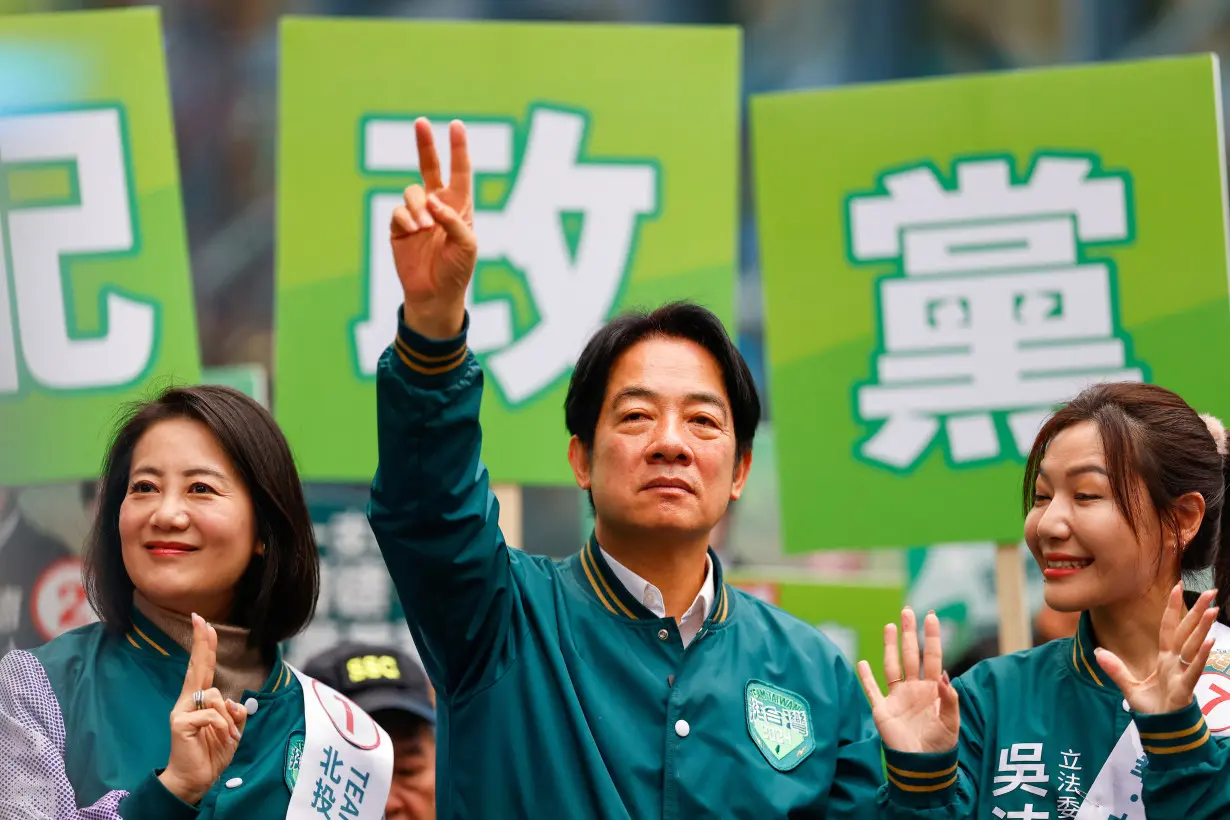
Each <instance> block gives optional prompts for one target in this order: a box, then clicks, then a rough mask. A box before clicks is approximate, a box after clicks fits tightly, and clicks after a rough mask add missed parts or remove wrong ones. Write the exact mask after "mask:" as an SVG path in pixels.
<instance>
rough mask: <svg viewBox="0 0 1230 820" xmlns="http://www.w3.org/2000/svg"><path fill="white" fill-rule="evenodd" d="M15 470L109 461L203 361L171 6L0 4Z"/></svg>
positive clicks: (0, 271)
mask: <svg viewBox="0 0 1230 820" xmlns="http://www.w3.org/2000/svg"><path fill="white" fill-rule="evenodd" d="M0 76H3V77H4V78H5V79H4V81H3V82H0V485H4V484H9V485H12V484H35V483H43V482H54V481H63V480H73V479H80V478H86V477H89V476H92V475H95V474H96V473H97V471H98V466H99V463H100V461H101V459H102V454H103V448H104V446H105V444H106V441H107V436H108V434H109V433H110V432H111V423H112V421H113V420H114V418H115V415H116V412H117V410H118V408H119V405H120V404H122V403H123V402H126V401H131V400H135V399H139V398H143V397H145V396H146V395H147V394H148V392H149V388H150V386H151V384H154V383H156V382H166V381H168V380H173V381H176V382H184V383H192V382H196V381H197V380H198V379H199V377H200V365H199V354H198V350H197V335H196V314H195V311H194V309H193V301H192V282H191V276H190V273H189V267H188V254H187V248H186V242H185V236H184V221H183V211H182V208H181V204H180V191H179V167H178V161H177V159H176V153H175V140H174V132H173V130H172V125H171V110H170V102H169V100H168V97H167V76H166V67H165V65H164V62H163V42H162V31H161V26H160V21H159V15H158V11H157V10H156V9H138V10H127V11H114V12H91V13H72V14H63V15H30V16H16V17H6V18H3V19H0Z"/></svg>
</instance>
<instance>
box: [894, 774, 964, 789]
mask: <svg viewBox="0 0 1230 820" xmlns="http://www.w3.org/2000/svg"><path fill="white" fill-rule="evenodd" d="M888 782H889V783H892V784H893V785H894V786H896V787H897V788H899V789H901V791H903V792H915V793H918V792H938V791H940V790H941V789H946V788H948V787H949V786H951V785H952V784H953V783H956V782H957V776H956V775H955V774H954V775H953V776H952V777H950V778H948V779H947V780H945V781H944V782H943V783H931V784H928V785H926V786H915V785H912V784H908V783H902V782H901V781H900V780H898V779H897V778H895V777H893V776H892V775H891V774H890V775H888Z"/></svg>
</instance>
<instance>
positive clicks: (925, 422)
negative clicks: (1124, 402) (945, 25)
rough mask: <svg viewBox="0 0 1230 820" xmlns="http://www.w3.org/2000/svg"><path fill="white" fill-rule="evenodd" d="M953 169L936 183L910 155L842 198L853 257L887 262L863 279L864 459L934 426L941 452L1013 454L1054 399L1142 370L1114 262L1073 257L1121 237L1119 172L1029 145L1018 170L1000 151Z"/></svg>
mask: <svg viewBox="0 0 1230 820" xmlns="http://www.w3.org/2000/svg"><path fill="white" fill-rule="evenodd" d="M955 177H956V186H955V189H954V190H945V189H944V188H943V187H942V186H941V184H940V180H939V179H938V178H937V177H936V174H935V172H934V171H933V170H932V169H931V168H930V167H926V166H923V167H916V168H912V169H908V170H904V171H898V172H895V173H891V174H888V175H886V176H884V177H883V178H882V183H883V187H884V189H885V192H882V193H876V194H872V195H867V196H855V197H852V198H851V200H850V206H849V223H850V252H851V255H852V256H853V258H854V259H855V260H856V261H859V262H877V261H881V262H883V261H891V262H893V263H894V265H895V266H896V268H897V270H896V271H895V272H894V273H893V274H891V275H888V276H885V277H883V278H882V279H881V280H880V281H879V282H878V284H877V302H878V310H879V329H880V339H881V349H880V352H879V353H878V355H877V357H876V361H875V365H874V370H875V375H874V377H873V378H872V379H871V380H870V381H869V382H868V383H865V384H863V385H861V386H859V387H858V388H857V395H856V402H855V404H856V407H857V410H856V413H857V415H858V417H859V419H860V421H862V422H863V423H864V424H866V425H868V426H869V427H872V428H874V432H873V433H872V435H871V436H870V437H869V438H868V439H866V441H864V442H863V444H862V445H861V448H860V452H861V455H862V457H863V458H865V459H867V460H869V461H871V462H874V463H877V464H881V465H885V466H888V467H890V468H893V469H897V470H909V469H913V467H915V466H916V465H917V464H918V463H919V461H920V460H921V459H922V457H923V455H924V453H925V452H926V450H927V448H928V447H929V446H930V445H931V444H932V442H934V441H935V440H936V439H937V438H938V437H939V436H940V432H941V428H943V431H944V433H945V434H946V435H945V437H944V438H945V440H946V441H947V443H948V453H947V455H948V458H949V461H950V462H951V463H953V464H962V463H969V462H987V461H990V460H995V459H1000V458H1004V457H1009V455H1010V453H1011V452H1015V453H1016V454H1018V455H1025V454H1027V453H1028V452H1029V449H1030V446H1031V445H1032V443H1033V439H1034V435H1035V434H1036V433H1037V430H1038V428H1039V427H1040V426H1041V424H1042V422H1043V421H1044V420H1045V418H1046V417H1047V416H1048V415H1049V414H1050V412H1051V410H1052V409H1053V407H1054V406H1055V405H1056V404H1059V403H1061V402H1063V401H1066V400H1067V399H1070V398H1071V397H1072V396H1074V395H1075V394H1076V393H1078V392H1080V390H1082V389H1083V388H1084V387H1086V386H1088V385H1089V384H1091V383H1094V382H1099V381H1141V380H1143V379H1144V371H1143V370H1142V369H1141V368H1140V367H1136V366H1132V365H1131V363H1130V362H1129V354H1130V350H1129V348H1128V345H1127V342H1126V336H1125V335H1124V334H1123V333H1121V332H1120V331H1119V326H1120V323H1119V321H1118V316H1117V315H1116V305H1115V299H1114V294H1115V291H1116V287H1115V281H1114V271H1113V269H1112V267H1111V265H1110V264H1109V263H1107V262H1101V261H1097V262H1092V261H1086V260H1084V258H1083V253H1082V251H1083V249H1084V247H1085V246H1087V245H1089V244H1094V243H1097V244H1105V243H1124V242H1128V241H1130V240H1131V238H1132V224H1131V217H1130V207H1131V203H1130V202H1129V201H1128V190H1129V186H1128V177H1127V175H1126V174H1107V173H1096V172H1095V163H1094V160H1093V159H1090V158H1080V157H1073V156H1048V155H1046V154H1042V155H1039V157H1038V158H1037V160H1036V162H1035V164H1034V167H1033V170H1032V173H1031V174H1030V175H1029V178H1028V180H1027V181H1025V182H1021V183H1017V184H1014V183H1013V181H1012V178H1011V177H1012V174H1011V168H1010V165H1009V162H1008V161H1007V160H1004V159H982V160H965V161H959V162H957V163H956V166H955ZM996 414H998V415H1001V416H1002V417H1003V418H1004V424H1005V427H1006V428H1007V430H1008V432H1009V434H1010V435H1009V436H1008V440H1007V441H1001V434H1000V432H999V430H998V428H997V426H996V422H995V418H994V416H995V415H996Z"/></svg>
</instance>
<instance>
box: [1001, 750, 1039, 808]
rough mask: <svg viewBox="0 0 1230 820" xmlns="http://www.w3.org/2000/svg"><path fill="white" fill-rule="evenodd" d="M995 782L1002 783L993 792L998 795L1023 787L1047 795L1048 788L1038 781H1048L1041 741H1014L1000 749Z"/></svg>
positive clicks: (1030, 791) (1037, 793)
mask: <svg viewBox="0 0 1230 820" xmlns="http://www.w3.org/2000/svg"><path fill="white" fill-rule="evenodd" d="M995 782H996V783H1002V784H1003V785H1002V786H999V787H998V788H996V789H995V791H994V792H992V794H994V795H995V796H996V797H999V796H1000V795H1003V794H1007V793H1008V792H1011V791H1016V790H1017V789H1021V790H1023V791H1027V792H1029V793H1030V794H1036V795H1037V796H1039V797H1046V789H1045V788H1040V787H1038V786H1037V785H1035V784H1037V783H1047V782H1048V780H1047V776H1046V764H1045V763H1043V762H1042V744H1041V743H1013V744H1012V746H1011V748H1008V749H1000V750H999V774H997V775H995Z"/></svg>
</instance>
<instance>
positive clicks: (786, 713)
mask: <svg viewBox="0 0 1230 820" xmlns="http://www.w3.org/2000/svg"><path fill="white" fill-rule="evenodd" d="M743 702H744V706H745V708H746V711H747V733H748V734H749V735H751V736H752V740H753V741H754V742H755V743H756V746H757V747H758V748H759V749H760V752H761V754H763V755H764V756H765V759H766V760H768V761H769V763H770V764H771V765H772V766H773V768H775V769H777V770H778V771H782V772H788V771H790V770H791V769H793V768H794V767H795V766H797V765H799V764H800V763H802V762H803V761H804V760H806V759H807V756H808V755H810V754H811V753H812V751H814V750H815V748H816V738H815V737H814V736H813V735H812V731H811V729H812V726H811V707H810V706H808V705H807V701H806V700H804V698H803V697H802V695H798V694H796V693H794V692H791V691H788V690H786V689H780V688H778V687H776V686H773V685H771V684H768V683H765V682H764V681H758V680H750V681H748V682H747V687H746V688H745V689H744V690H743Z"/></svg>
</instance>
